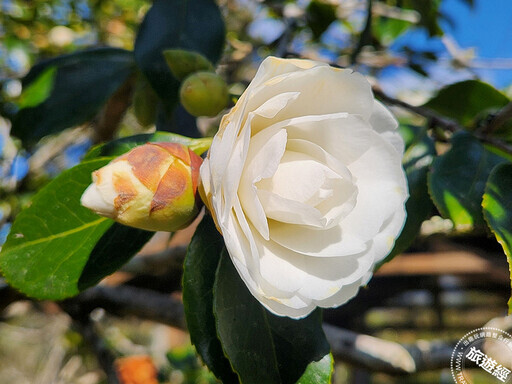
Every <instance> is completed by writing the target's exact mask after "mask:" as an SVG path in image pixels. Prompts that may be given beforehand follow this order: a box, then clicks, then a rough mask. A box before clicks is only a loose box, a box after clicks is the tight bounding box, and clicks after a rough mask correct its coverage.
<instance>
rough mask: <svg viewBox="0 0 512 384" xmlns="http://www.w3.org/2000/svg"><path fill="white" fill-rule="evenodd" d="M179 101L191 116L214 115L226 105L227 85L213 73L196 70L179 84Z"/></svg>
mask: <svg viewBox="0 0 512 384" xmlns="http://www.w3.org/2000/svg"><path fill="white" fill-rule="evenodd" d="M180 101H181V104H182V105H183V107H184V108H185V109H186V110H187V112H188V113H190V114H191V115H193V116H215V115H217V114H218V113H219V112H220V111H222V110H223V109H224V108H225V107H226V105H227V102H228V87H227V85H226V82H225V81H224V80H223V79H222V78H221V77H220V76H219V75H216V74H215V73H211V72H197V73H195V74H193V75H190V76H189V77H187V78H186V79H185V81H183V83H182V84H181V88H180Z"/></svg>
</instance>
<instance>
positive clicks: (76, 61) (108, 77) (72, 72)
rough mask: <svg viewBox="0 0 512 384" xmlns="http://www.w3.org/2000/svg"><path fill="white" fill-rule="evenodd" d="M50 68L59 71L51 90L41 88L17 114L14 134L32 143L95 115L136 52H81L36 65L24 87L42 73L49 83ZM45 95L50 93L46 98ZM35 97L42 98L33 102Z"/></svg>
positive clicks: (129, 71)
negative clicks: (47, 92) (44, 90)
mask: <svg viewBox="0 0 512 384" xmlns="http://www.w3.org/2000/svg"><path fill="white" fill-rule="evenodd" d="M48 68H56V71H57V73H56V75H55V79H54V81H53V82H52V85H53V87H52V88H51V92H50V94H49V95H45V92H42V91H41V93H40V95H41V96H38V97H35V99H34V96H32V98H31V99H30V100H29V102H28V104H26V105H24V107H23V108H22V109H20V110H19V111H18V112H17V113H16V115H15V116H14V118H13V122H12V123H13V126H12V134H13V135H15V136H17V137H19V138H20V139H21V140H22V141H24V142H25V143H28V144H31V143H34V142H35V141H37V140H39V139H40V138H42V137H43V136H46V135H49V134H51V133H56V132H59V131H61V130H63V129H65V128H69V127H73V126H76V125H79V124H82V123H84V122H86V121H88V120H90V119H91V118H93V117H94V116H95V115H96V113H97V112H98V111H99V110H100V108H101V107H102V106H103V105H104V104H105V102H106V101H107V100H108V99H109V98H110V96H111V95H112V94H113V93H114V92H115V91H116V90H117V89H118V88H119V87H120V86H121V85H122V84H123V83H124V82H125V81H126V80H127V78H128V77H129V76H130V75H131V74H132V73H133V71H134V68H135V65H134V61H133V54H132V52H129V51H125V50H122V49H116V48H100V49H95V50H90V51H84V52H78V53H73V54H70V55H66V56H60V57H57V58H54V59H50V60H48V61H45V62H42V63H39V64H37V65H35V66H34V67H32V69H31V70H30V72H29V73H28V74H27V76H26V77H25V78H24V79H23V87H29V88H28V89H30V88H31V86H33V87H36V85H38V82H41V81H42V80H41V77H43V80H44V81H43V83H44V84H43V85H48V84H47V83H48V82H49V80H50V79H48V78H46V77H45V76H49V73H50V72H48ZM39 85H41V84H39ZM46 91H48V89H46ZM34 92H35V91H34ZM42 96H47V97H45V98H44V101H42V100H41V99H42ZM34 100H35V101H42V102H41V103H39V104H37V105H32V104H34V103H35V101H34ZM25 103H27V102H25Z"/></svg>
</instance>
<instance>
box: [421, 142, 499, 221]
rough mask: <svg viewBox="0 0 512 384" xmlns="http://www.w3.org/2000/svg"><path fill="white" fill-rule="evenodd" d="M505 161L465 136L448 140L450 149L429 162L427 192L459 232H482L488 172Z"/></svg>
mask: <svg viewBox="0 0 512 384" xmlns="http://www.w3.org/2000/svg"><path fill="white" fill-rule="evenodd" d="M504 162H507V159H506V158H504V157H502V156H499V155H497V154H496V153H493V152H491V151H490V150H488V149H487V148H486V147H484V146H483V145H482V143H480V141H478V139H476V138H475V137H474V136H472V135H471V134H469V133H466V132H461V133H458V134H456V135H454V137H453V138H452V148H451V149H450V150H449V151H448V152H446V153H445V154H443V155H442V156H439V157H438V158H437V159H436V160H435V161H434V163H433V166H432V170H431V172H430V175H429V180H428V184H429V190H430V194H431V196H432V199H433V200H434V203H435V205H436V206H437V208H438V209H439V211H440V212H441V214H442V215H443V216H445V217H446V218H449V219H451V220H452V221H453V223H454V224H455V227H456V228H457V229H459V230H462V231H464V230H470V229H472V228H474V229H480V230H481V229H484V228H485V223H484V221H483V216H482V208H481V203H482V196H483V194H484V189H485V183H486V182H487V179H488V177H489V174H490V173H491V171H492V169H493V168H494V167H495V166H496V165H498V164H500V163H504Z"/></svg>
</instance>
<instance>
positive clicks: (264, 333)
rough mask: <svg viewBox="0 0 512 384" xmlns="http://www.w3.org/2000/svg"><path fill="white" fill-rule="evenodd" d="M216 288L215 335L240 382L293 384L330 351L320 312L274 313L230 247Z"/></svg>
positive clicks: (224, 256)
mask: <svg viewBox="0 0 512 384" xmlns="http://www.w3.org/2000/svg"><path fill="white" fill-rule="evenodd" d="M213 292H214V300H213V306H214V312H215V318H216V321H217V333H218V335H219V338H220V340H221V343H222V347H223V349H224V352H225V354H226V356H227V357H228V358H229V360H230V361H231V365H232V367H233V369H234V370H235V371H236V372H237V373H238V375H239V377H240V381H241V382H242V383H244V384H260V383H266V384H273V383H295V382H297V380H299V379H300V378H301V376H302V375H303V374H304V373H305V371H306V369H307V367H308V365H309V364H310V363H312V362H315V361H320V360H322V358H324V356H325V355H327V354H328V353H329V344H328V343H327V340H326V338H325V335H324V333H323V330H322V314H321V311H320V310H316V311H315V312H313V313H312V314H311V315H309V316H308V317H306V318H304V319H300V320H294V319H290V318H289V317H279V316H275V315H273V314H271V313H270V312H268V311H267V310H266V309H265V308H264V307H263V306H262V305H261V304H260V303H259V302H258V301H257V300H256V299H255V298H254V297H253V296H252V295H251V294H250V292H249V290H248V289H247V287H246V286H245V284H244V283H243V282H242V280H241V279H240V276H239V275H238V272H237V271H236V269H235V267H234V266H233V263H232V262H231V259H230V258H229V255H228V254H227V251H226V250H224V252H223V254H222V257H221V261H220V263H219V267H218V269H217V274H216V278H215V286H214V291H213ZM320 366H321V365H320ZM329 371H330V368H329ZM325 376H326V375H324V377H325ZM318 377H320V375H319V376H318ZM318 383H319V384H320V383H322V382H318ZM325 383H328V381H326V382H325Z"/></svg>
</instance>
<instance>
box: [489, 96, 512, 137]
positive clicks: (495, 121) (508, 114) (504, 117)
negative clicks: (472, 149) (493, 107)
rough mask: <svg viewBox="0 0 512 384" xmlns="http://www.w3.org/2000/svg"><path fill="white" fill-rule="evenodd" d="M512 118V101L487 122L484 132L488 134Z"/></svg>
mask: <svg viewBox="0 0 512 384" xmlns="http://www.w3.org/2000/svg"><path fill="white" fill-rule="evenodd" d="M510 119H512V102H510V103H508V104H507V105H505V107H503V108H502V109H501V110H500V111H499V112H498V113H497V114H496V115H495V116H494V117H493V118H492V120H491V121H490V122H489V123H488V124H487V126H486V127H485V128H484V130H483V132H484V134H485V135H486V136H487V135H489V134H491V133H493V132H494V131H496V130H497V129H498V128H500V127H501V126H502V125H503V124H505V123H506V122H507V121H508V120H510Z"/></svg>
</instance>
